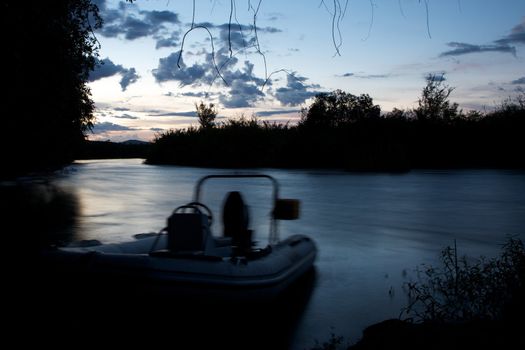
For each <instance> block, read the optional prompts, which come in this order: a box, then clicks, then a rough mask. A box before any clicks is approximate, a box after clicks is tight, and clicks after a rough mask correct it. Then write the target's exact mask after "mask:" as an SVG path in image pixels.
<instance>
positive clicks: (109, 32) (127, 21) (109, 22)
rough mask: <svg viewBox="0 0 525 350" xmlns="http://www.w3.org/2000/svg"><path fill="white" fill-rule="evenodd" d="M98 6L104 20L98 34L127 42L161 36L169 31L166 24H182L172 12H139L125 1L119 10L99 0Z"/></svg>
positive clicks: (119, 5)
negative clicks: (121, 37) (121, 38)
mask: <svg viewBox="0 0 525 350" xmlns="http://www.w3.org/2000/svg"><path fill="white" fill-rule="evenodd" d="M96 4H97V6H98V7H99V9H100V15H101V17H102V19H103V20H104V25H103V27H102V28H101V29H100V30H99V31H98V32H99V33H100V34H101V35H102V36H105V37H109V38H115V37H118V36H123V37H124V38H125V39H127V40H135V39H138V38H142V37H146V36H150V35H160V33H161V32H164V31H165V30H166V29H167V28H166V24H169V25H173V24H180V21H179V18H178V15H177V14H176V13H174V12H171V11H139V10H138V7H137V5H135V4H129V3H125V2H123V1H121V2H120V3H119V4H118V8H117V9H110V8H108V7H107V6H106V2H105V1H100V0H99V1H96ZM159 40H160V39H159ZM161 47H162V46H161Z"/></svg>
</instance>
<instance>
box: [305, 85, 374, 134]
mask: <svg viewBox="0 0 525 350" xmlns="http://www.w3.org/2000/svg"><path fill="white" fill-rule="evenodd" d="M380 113H381V109H380V107H379V106H378V105H374V102H373V100H372V98H371V97H370V96H369V95H368V94H362V95H361V96H355V95H352V94H350V93H347V92H344V91H342V90H335V91H333V92H329V93H321V94H318V95H316V96H315V100H314V102H313V103H312V105H311V106H310V108H308V109H303V111H302V117H301V121H300V125H304V126H324V127H337V126H339V125H342V124H349V123H352V122H355V121H358V120H362V119H367V118H368V119H370V118H378V117H379V115H380Z"/></svg>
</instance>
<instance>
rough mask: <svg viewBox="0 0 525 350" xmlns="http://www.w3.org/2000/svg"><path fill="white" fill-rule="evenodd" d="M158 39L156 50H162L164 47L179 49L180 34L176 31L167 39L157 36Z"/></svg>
mask: <svg viewBox="0 0 525 350" xmlns="http://www.w3.org/2000/svg"><path fill="white" fill-rule="evenodd" d="M156 39H157V43H156V45H155V48H156V49H160V48H162V47H177V46H179V39H180V33H179V32H176V31H175V32H172V33H171V35H169V36H167V37H162V36H157V37H156Z"/></svg>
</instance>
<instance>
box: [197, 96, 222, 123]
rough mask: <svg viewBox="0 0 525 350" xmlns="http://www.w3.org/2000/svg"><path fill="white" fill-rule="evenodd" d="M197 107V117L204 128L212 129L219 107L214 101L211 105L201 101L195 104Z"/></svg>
mask: <svg viewBox="0 0 525 350" xmlns="http://www.w3.org/2000/svg"><path fill="white" fill-rule="evenodd" d="M195 108H196V109H197V117H198V118H199V124H200V126H201V128H202V129H211V128H213V127H215V118H216V117H217V109H216V108H215V105H214V104H213V103H210V104H209V105H206V104H204V102H202V101H201V103H200V104H195Z"/></svg>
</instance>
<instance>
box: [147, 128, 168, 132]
mask: <svg viewBox="0 0 525 350" xmlns="http://www.w3.org/2000/svg"><path fill="white" fill-rule="evenodd" d="M149 129H150V130H151V131H157V132H161V131H164V130H165V129H163V128H149Z"/></svg>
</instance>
